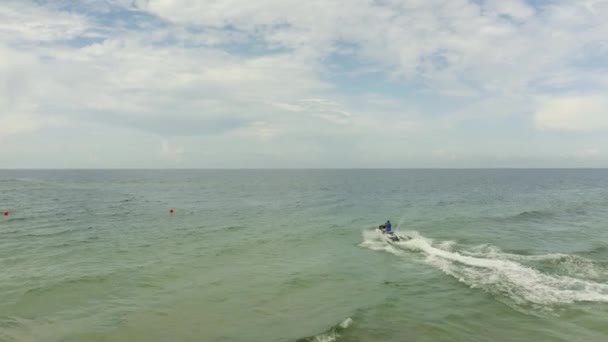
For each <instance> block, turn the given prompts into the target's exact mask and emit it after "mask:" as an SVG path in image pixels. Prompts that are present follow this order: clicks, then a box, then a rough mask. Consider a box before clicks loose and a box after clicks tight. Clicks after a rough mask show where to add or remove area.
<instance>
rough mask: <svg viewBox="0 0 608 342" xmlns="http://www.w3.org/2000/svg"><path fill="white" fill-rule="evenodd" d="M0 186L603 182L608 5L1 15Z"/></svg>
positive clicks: (217, 7) (75, 6)
mask: <svg viewBox="0 0 608 342" xmlns="http://www.w3.org/2000/svg"><path fill="white" fill-rule="evenodd" d="M0 167H1V168H30V167H31V168H106V167H108V168H121V167H124V168H133V167H135V168H137V167H142V168H240V167H243V168H259V167H270V168H277V167H279V168H281V167H289V168H300V167H328V168H334V167H346V168H348V167H608V1H606V0H527V1H526V0H80V1H76V0H47V1H45V0H38V1H29V0H15V1H13V0H2V1H1V2H0Z"/></svg>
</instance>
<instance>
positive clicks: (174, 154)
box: [160, 140, 184, 161]
mask: <svg viewBox="0 0 608 342" xmlns="http://www.w3.org/2000/svg"><path fill="white" fill-rule="evenodd" d="M183 154H184V147H183V146H175V147H173V146H171V144H169V142H168V141H167V140H163V141H161V143H160V156H161V157H162V158H163V159H167V160H172V161H177V160H180V158H181V156H182V155H183Z"/></svg>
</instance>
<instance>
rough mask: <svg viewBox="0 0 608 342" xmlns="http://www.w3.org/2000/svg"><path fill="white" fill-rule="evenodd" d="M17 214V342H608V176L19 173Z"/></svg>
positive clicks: (2, 312)
mask: <svg viewBox="0 0 608 342" xmlns="http://www.w3.org/2000/svg"><path fill="white" fill-rule="evenodd" d="M170 208H174V213H173V214H171V213H170V212H169V210H170ZM0 209H1V210H2V211H4V210H9V215H8V216H0V341H3V342H4V341H7V342H8V341H44V342H53V341H104V342H110V341H147V342H148V341H226V342H228V341H231V342H232V341H234V342H240V341H243V342H252V341H253V342H255V341H260V342H261V341H277V342H278V341H300V342H304V341H340V342H367V341H608V170H600V169H590V170H576V169H562V170H549V169H547V170H543V169H533V170H515V169H513V170H512V169H505V170H170V171H169V170H167V171H161V170H149V171H146V170H73V171H68V170H61V171H59V170H57V171H46V170H37V171H34V170H27V171H26V170H2V171H0ZM388 219H390V220H391V222H392V223H393V227H394V228H396V231H397V232H398V233H399V234H406V235H409V236H411V237H413V239H411V240H409V241H403V242H399V243H395V244H388V243H387V242H385V240H383V239H382V237H381V235H379V234H378V233H377V232H375V231H374V227H377V226H378V225H380V224H382V223H383V222H384V221H386V220H388Z"/></svg>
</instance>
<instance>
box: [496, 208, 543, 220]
mask: <svg viewBox="0 0 608 342" xmlns="http://www.w3.org/2000/svg"><path fill="white" fill-rule="evenodd" d="M554 216H555V214H554V213H552V212H549V211H542V210H531V211H523V212H521V213H519V214H516V215H512V216H507V217H506V218H504V219H505V220H507V221H536V220H544V219H550V218H552V217H554Z"/></svg>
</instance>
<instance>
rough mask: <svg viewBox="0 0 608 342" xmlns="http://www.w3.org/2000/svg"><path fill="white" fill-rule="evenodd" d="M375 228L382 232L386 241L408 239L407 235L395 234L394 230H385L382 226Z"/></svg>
mask: <svg viewBox="0 0 608 342" xmlns="http://www.w3.org/2000/svg"><path fill="white" fill-rule="evenodd" d="M376 230H377V231H379V232H380V233H382V236H383V237H384V238H385V239H386V240H387V241H388V242H399V241H407V240H409V239H410V237H409V236H401V235H397V234H395V233H394V232H387V231H386V230H385V229H384V228H383V227H382V226H380V227H378V228H376Z"/></svg>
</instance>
